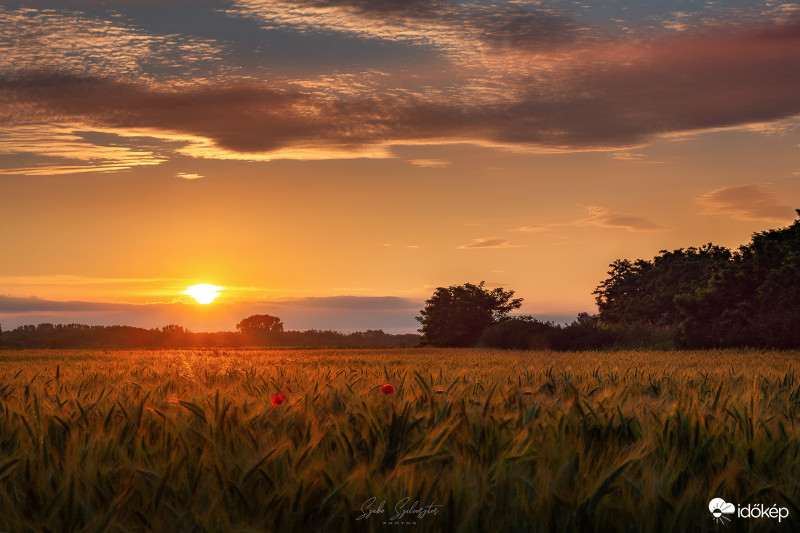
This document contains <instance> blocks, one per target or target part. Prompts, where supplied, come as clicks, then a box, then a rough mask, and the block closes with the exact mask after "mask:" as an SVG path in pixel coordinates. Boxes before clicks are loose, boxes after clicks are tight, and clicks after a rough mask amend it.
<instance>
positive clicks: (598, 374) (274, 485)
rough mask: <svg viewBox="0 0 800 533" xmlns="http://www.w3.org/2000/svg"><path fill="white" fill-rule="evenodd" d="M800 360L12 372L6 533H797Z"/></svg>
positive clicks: (395, 355) (144, 366) (253, 362)
mask: <svg viewBox="0 0 800 533" xmlns="http://www.w3.org/2000/svg"><path fill="white" fill-rule="evenodd" d="M799 356H800V354H798V353H796V352H758V351H752V352H741V351H707V352H697V351H695V352H616V353H613V352H612V353H595V352H592V353H550V352H502V351H481V350H442V349H418V350H383V351H380V350H361V351H359V350H346V351H337V350H298V351H287V350H260V351H246V350H235V351H216V350H215V351H197V350H192V351H177V350H176V351H133V352H123V351H119V352H117V351H111V352H102V351H23V352H16V351H6V352H0V531H9V532H10V531H14V532H17V531H32V532H33V531H103V530H105V531H308V532H310V531H405V530H410V531H543V532H544V531H597V532H613V531H654V532H655V531H676V532H682V531H796V530H800V379H798V374H797V370H798V368H800V364H798V363H799V362H800V358H799ZM387 383H388V384H391V385H393V387H394V388H395V392H394V393H393V394H384V393H382V392H381V386H382V385H384V384H387ZM279 392H281V393H283V394H284V395H285V399H286V400H285V402H284V403H282V404H280V405H273V402H272V397H273V396H274V395H275V394H277V393H279ZM712 498H722V499H723V500H724V501H725V502H733V503H734V504H735V506H736V508H737V512H736V513H730V514H721V516H720V517H719V518H717V519H715V516H714V515H713V514H712V513H711V512H710V511H709V502H710V500H712ZM745 506H747V509H748V513H749V514H750V516H749V517H748V515H747V514H745V515H741V511H742V509H743V508H744V507H745ZM759 506H763V507H759ZM756 508H758V509H762V511H760V512H759V513H758V517H755V516H756V513H755V512H754V511H753V509H756ZM770 509H774V511H772V513H771V514H770ZM763 510H766V512H767V516H762V515H763V514H764V512H763ZM737 513H739V514H737ZM718 514H720V513H718Z"/></svg>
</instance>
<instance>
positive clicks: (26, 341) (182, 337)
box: [0, 323, 419, 349]
mask: <svg viewBox="0 0 800 533" xmlns="http://www.w3.org/2000/svg"><path fill="white" fill-rule="evenodd" d="M418 344H419V335H414V334H401V335H393V334H390V333H385V332H383V331H382V330H367V331H357V332H353V333H340V332H338V331H328V330H316V329H311V330H304V331H270V332H255V331H248V330H243V331H222V332H217V333H193V332H191V331H189V330H187V329H185V328H183V327H181V326H177V325H168V326H165V327H163V328H155V329H144V328H137V327H132V326H88V325H86V324H49V323H46V324H38V325H27V326H20V327H18V328H15V329H12V330H9V331H2V332H0V347H5V348H127V349H145V348H243V347H252V346H270V347H272V346H274V347H303V346H315V347H318V346H327V347H347V348H354V347H365V348H378V347H410V346H416V345H418Z"/></svg>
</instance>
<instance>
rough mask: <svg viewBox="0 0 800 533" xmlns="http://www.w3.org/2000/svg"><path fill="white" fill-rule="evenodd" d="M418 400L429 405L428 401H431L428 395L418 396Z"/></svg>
mask: <svg viewBox="0 0 800 533" xmlns="http://www.w3.org/2000/svg"><path fill="white" fill-rule="evenodd" d="M417 399H418V400H419V401H421V402H422V403H428V400H429V399H430V398H428V395H427V394H420V395H419V396H417Z"/></svg>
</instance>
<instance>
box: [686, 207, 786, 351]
mask: <svg viewBox="0 0 800 533" xmlns="http://www.w3.org/2000/svg"><path fill="white" fill-rule="evenodd" d="M797 214H798V216H800V209H798V210H797ZM676 303H677V304H678V306H679V308H680V309H681V311H682V312H683V314H684V316H685V317H686V318H685V319H684V320H683V322H682V323H681V339H680V340H681V342H682V343H683V344H684V345H685V346H690V347H719V346H753V347H756V346H757V347H774V348H797V347H800V327H798V324H800V220H795V221H794V223H792V224H791V225H790V226H788V227H785V228H780V229H773V230H767V231H762V232H759V233H755V234H753V239H752V241H751V242H750V243H749V244H747V245H744V246H741V247H739V251H738V252H737V253H736V254H735V256H734V257H733V259H732V260H731V261H730V262H729V264H728V265H727V266H726V268H724V269H722V270H720V271H718V272H716V273H715V274H714V275H713V276H712V277H711V279H709V280H708V283H707V284H706V285H705V286H703V287H701V288H699V289H698V290H696V291H694V292H692V293H690V294H685V295H682V296H680V297H679V298H677V299H676Z"/></svg>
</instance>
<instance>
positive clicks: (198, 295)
mask: <svg viewBox="0 0 800 533" xmlns="http://www.w3.org/2000/svg"><path fill="white" fill-rule="evenodd" d="M224 290H225V287H217V286H216V285H210V284H208V283H200V284H198V285H192V286H190V287H187V288H186V290H185V291H183V292H182V293H181V294H188V295H189V296H191V297H192V298H194V299H195V301H196V302H197V303H199V304H210V303H211V302H213V301H214V300H216V299H217V297H218V296H219V295H220V291H224Z"/></svg>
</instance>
